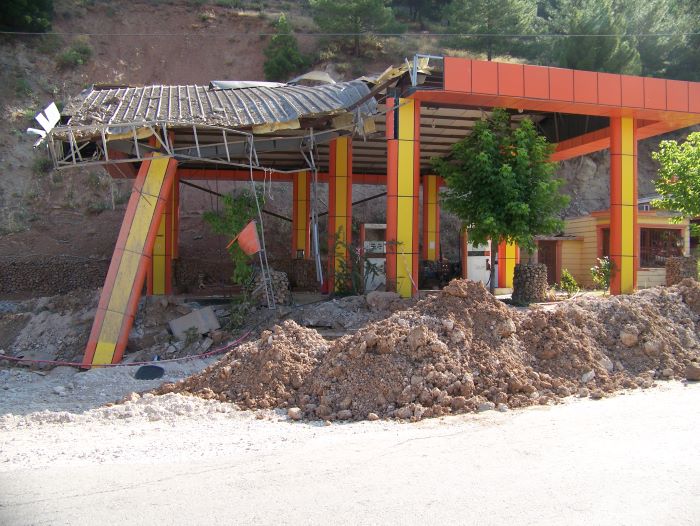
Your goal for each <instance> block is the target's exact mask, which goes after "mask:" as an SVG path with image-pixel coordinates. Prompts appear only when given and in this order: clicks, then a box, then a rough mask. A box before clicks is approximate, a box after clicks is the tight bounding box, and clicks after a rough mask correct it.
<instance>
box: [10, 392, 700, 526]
mask: <svg viewBox="0 0 700 526" xmlns="http://www.w3.org/2000/svg"><path fill="white" fill-rule="evenodd" d="M274 424H275V425H276V426H285V427H283V428H282V429H283V431H282V432H283V433H288V434H289V438H290V440H289V441H288V442H284V444H288V445H283V446H282V447H278V448H269V449H268V448H265V447H264V444H261V447H260V448H259V449H257V451H256V452H254V453H251V452H250V451H248V452H247V453H245V454H243V453H242V452H239V451H235V450H225V449H222V450H221V451H220V456H219V458H218V459H215V460H212V459H211V458H208V459H207V460H206V461H201V460H198V459H197V451H196V448H191V446H188V447H187V450H183V449H182V448H179V447H178V444H179V439H178V437H183V436H186V435H187V433H189V432H190V430H189V429H188V427H187V426H188V424H187V423H183V425H182V427H180V426H176V427H174V428H173V429H172V430H171V431H168V432H161V433H159V434H158V435H157V438H156V439H155V440H154V442H153V443H152V447H153V448H170V449H171V450H172V459H173V460H172V462H163V461H160V460H159V461H157V462H148V461H147V460H145V461H143V462H133V461H124V460H123V459H122V460H120V459H119V458H116V459H115V460H114V462H108V463H101V464H96V465H83V464H77V463H76V464H73V463H72V462H71V460H70V459H66V460H65V461H64V462H61V463H60V464H57V465H52V466H48V467H46V468H41V469H32V468H31V466H26V467H17V468H16V469H12V470H10V471H6V472H2V473H0V524H3V525H25V524H26V525H29V524H32V525H38V524H51V525H60V524H70V525H83V524H84V525H98V524H99V525H111V524H115V525H116V524H119V525H122V524H144V525H154V524H169V525H170V524H176V525H179V524H182V525H194V524H206V525H214V524H276V525H277V524H352V525H356V524H476V525H481V524H484V525H486V524H568V525H570V524H582V525H583V524H585V525H587V526H589V525H594V524H611V525H612V524H614V525H625V524H629V525H635V526H638V525H645V524H649V525H665V524H669V525H671V524H673V525H691V524H700V385H690V386H683V385H681V384H678V383H676V384H671V385H666V386H665V387H661V388H659V389H652V390H649V391H646V392H639V393H633V394H626V395H620V396H616V397H614V398H611V399H606V400H601V401H597V402H594V401H588V400H586V401H574V402H571V403H569V404H566V405H562V406H556V407H548V408H535V409H530V410H524V411H518V412H511V413H506V414H497V413H494V412H490V413H488V414H484V415H477V416H466V417H455V418H448V419H443V420H440V421H437V420H431V421H426V422H422V423H420V424H417V425H414V424H394V423H389V424H387V423H381V422H380V423H362V424H348V425H334V426H331V427H328V428H316V430H315V431H314V432H313V433H309V432H308V430H309V428H310V427H311V426H309V425H307V424H292V425H290V424H287V423H283V422H276V423H274ZM375 424H376V425H375ZM112 425H113V424H112ZM123 425H127V424H123ZM105 427H106V428H109V426H105ZM219 427H220V429H215V430H212V433H216V432H218V433H222V434H227V433H228V434H236V433H244V432H245V430H244V429H237V428H236V424H235V422H234V423H232V424H230V425H225V424H221V425H220V426H219ZM113 431H114V430H113ZM296 435H299V436H296ZM51 436H52V435H51V433H50V432H47V435H46V447H47V448H51V447H52V440H54V441H55V440H60V437H59V438H54V439H52V438H51ZM202 441H203V443H206V442H207V437H204V436H203V437H202ZM101 447H110V443H109V441H107V442H106V443H105V444H104V445H103V446H101ZM190 449H192V450H190ZM1 458H2V452H0V459H1Z"/></svg>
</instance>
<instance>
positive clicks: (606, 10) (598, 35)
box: [548, 0, 641, 75]
mask: <svg viewBox="0 0 700 526" xmlns="http://www.w3.org/2000/svg"><path fill="white" fill-rule="evenodd" d="M549 15H550V18H549V23H548V26H549V27H548V31H549V32H551V33H557V34H561V35H562V37H561V38H553V39H551V43H550V46H551V50H552V56H553V57H554V59H555V61H556V64H557V65H558V66H562V67H565V68H573V69H584V70H590V71H606V72H610V73H627V74H632V75H636V74H639V73H640V71H641V60H640V57H639V52H638V51H637V49H636V46H635V45H636V41H635V39H633V38H628V37H626V36H625V34H626V33H627V29H628V28H627V24H626V21H625V16H624V12H623V10H622V5H621V3H620V2H619V1H618V2H616V1H614V0H559V1H557V2H556V9H555V10H554V11H550V13H549Z"/></svg>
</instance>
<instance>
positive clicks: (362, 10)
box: [310, 0, 399, 57]
mask: <svg viewBox="0 0 700 526" xmlns="http://www.w3.org/2000/svg"><path fill="white" fill-rule="evenodd" d="M310 3H311V8H312V10H313V17H314V21H315V22H316V24H318V27H320V28H321V31H323V32H325V33H339V34H347V35H348V36H351V37H352V41H353V53H354V55H355V56H356V57H359V56H360V38H361V34H362V33H377V32H382V31H394V30H396V31H398V29H399V26H398V24H397V22H396V19H395V18H394V13H393V12H392V10H391V8H390V7H387V5H386V2H385V0H343V1H342V2H339V1H337V0H310ZM345 38H347V37H343V36H338V37H336V39H345Z"/></svg>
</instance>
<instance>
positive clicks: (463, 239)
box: [459, 226, 469, 279]
mask: <svg viewBox="0 0 700 526" xmlns="http://www.w3.org/2000/svg"><path fill="white" fill-rule="evenodd" d="M468 243H469V235H468V234H467V227H465V226H463V227H462V228H460V229H459V260H460V265H461V267H462V272H461V277H462V279H467V278H468V277H469V270H468V269H469V267H468V259H467V258H468V257H469V246H468Z"/></svg>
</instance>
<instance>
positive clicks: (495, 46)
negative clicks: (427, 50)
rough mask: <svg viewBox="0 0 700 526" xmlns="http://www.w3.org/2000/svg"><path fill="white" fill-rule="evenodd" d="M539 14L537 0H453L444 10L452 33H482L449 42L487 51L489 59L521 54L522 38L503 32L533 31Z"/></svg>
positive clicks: (448, 41)
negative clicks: (495, 0)
mask: <svg viewBox="0 0 700 526" xmlns="http://www.w3.org/2000/svg"><path fill="white" fill-rule="evenodd" d="M536 17H537V2H536V0H502V1H500V2H494V1H493V0H454V1H453V2H452V3H451V4H450V5H449V6H448V7H447V8H446V10H445V18H446V19H447V20H448V21H449V31H450V33H464V34H465V35H482V36H463V37H452V38H450V39H448V40H447V41H446V44H447V45H452V46H455V47H459V48H466V49H472V50H476V51H482V52H485V53H486V56H487V58H488V60H491V59H492V58H493V57H494V55H496V54H501V53H512V54H516V55H522V50H523V48H524V44H523V41H522V40H521V39H517V38H516V39H513V38H509V37H506V36H503V35H522V34H527V33H531V28H532V27H533V25H534V24H535V21H536Z"/></svg>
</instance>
